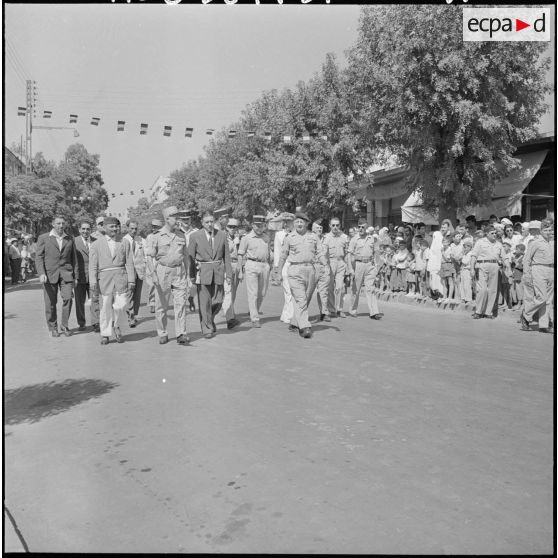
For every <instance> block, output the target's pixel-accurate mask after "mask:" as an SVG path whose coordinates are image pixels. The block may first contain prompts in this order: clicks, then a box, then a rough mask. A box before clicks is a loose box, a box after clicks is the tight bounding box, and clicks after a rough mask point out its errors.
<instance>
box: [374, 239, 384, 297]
mask: <svg viewBox="0 0 558 558" xmlns="http://www.w3.org/2000/svg"><path fill="white" fill-rule="evenodd" d="M385 255H386V245H385V244H380V246H379V247H378V252H377V253H376V266H377V268H378V272H377V273H376V279H374V286H375V287H376V288H377V289H379V290H380V291H383V290H384V288H383V287H384V279H385V263H386V260H385Z"/></svg>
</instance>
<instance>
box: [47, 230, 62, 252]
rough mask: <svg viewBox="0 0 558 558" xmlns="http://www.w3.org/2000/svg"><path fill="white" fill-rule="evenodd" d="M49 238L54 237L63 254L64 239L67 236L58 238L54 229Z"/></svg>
mask: <svg viewBox="0 0 558 558" xmlns="http://www.w3.org/2000/svg"><path fill="white" fill-rule="evenodd" d="M49 236H54V238H55V239H56V242H58V249H59V250H60V251H61V252H62V241H63V240H64V237H65V236H66V235H65V234H63V235H62V236H58V235H57V234H56V232H55V230H54V229H52V230H51V231H50V234H49Z"/></svg>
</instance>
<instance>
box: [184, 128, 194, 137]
mask: <svg viewBox="0 0 558 558" xmlns="http://www.w3.org/2000/svg"><path fill="white" fill-rule="evenodd" d="M193 133H194V128H186V132H184V137H186V138H191V137H192V134H193Z"/></svg>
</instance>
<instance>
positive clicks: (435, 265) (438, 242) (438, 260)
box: [426, 231, 443, 273]
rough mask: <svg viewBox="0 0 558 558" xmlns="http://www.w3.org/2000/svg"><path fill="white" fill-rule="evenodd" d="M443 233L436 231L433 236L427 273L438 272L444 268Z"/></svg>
mask: <svg viewBox="0 0 558 558" xmlns="http://www.w3.org/2000/svg"><path fill="white" fill-rule="evenodd" d="M442 238H443V237H442V233H441V232H440V231H434V233H433V234H432V244H431V245H430V255H429V257H428V266H427V268H426V269H427V271H430V272H431V273H432V272H438V271H440V267H441V266H442Z"/></svg>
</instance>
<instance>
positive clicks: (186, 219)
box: [178, 209, 198, 312]
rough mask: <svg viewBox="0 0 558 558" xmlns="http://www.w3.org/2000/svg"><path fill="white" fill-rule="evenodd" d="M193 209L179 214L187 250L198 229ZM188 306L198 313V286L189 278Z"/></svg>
mask: <svg viewBox="0 0 558 558" xmlns="http://www.w3.org/2000/svg"><path fill="white" fill-rule="evenodd" d="M192 214H193V210H192V209H182V210H180V211H179V212H178V226H179V228H180V230H181V231H182V232H183V233H184V238H185V239H186V248H188V244H189V243H190V236H191V235H192V233H194V232H196V231H197V230H198V229H197V228H196V227H194V226H193V225H192ZM188 284H189V287H188V304H189V307H190V312H195V311H196V305H195V304H194V297H195V296H196V295H197V289H196V285H195V284H194V283H193V282H192V281H191V280H190V277H188Z"/></svg>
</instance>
